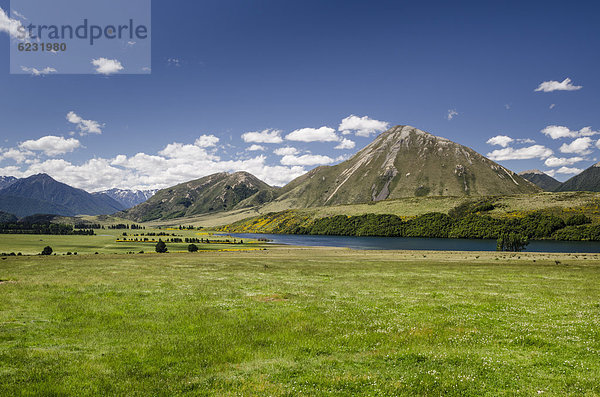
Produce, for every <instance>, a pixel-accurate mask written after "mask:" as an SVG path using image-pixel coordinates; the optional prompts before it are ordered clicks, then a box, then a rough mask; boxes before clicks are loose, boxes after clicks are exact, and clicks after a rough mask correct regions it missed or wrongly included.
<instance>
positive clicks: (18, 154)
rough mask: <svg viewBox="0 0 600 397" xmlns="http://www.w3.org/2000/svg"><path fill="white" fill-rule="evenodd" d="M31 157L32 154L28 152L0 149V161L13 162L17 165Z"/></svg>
mask: <svg viewBox="0 0 600 397" xmlns="http://www.w3.org/2000/svg"><path fill="white" fill-rule="evenodd" d="M33 155H34V154H33V152H31V151H29V150H19V149H15V148H10V149H0V160H13V161H14V162H16V163H18V164H20V163H23V162H24V161H25V160H27V159H28V158H29V157H30V156H33Z"/></svg>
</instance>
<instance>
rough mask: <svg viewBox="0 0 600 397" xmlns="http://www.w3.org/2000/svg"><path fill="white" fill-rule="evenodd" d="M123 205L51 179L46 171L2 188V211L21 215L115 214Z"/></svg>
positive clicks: (0, 195) (0, 206) (0, 199)
mask: <svg viewBox="0 0 600 397" xmlns="http://www.w3.org/2000/svg"><path fill="white" fill-rule="evenodd" d="M122 209H123V207H122V206H121V205H120V204H119V203H118V202H116V201H115V200H113V199H111V198H110V197H108V196H106V195H104V196H98V197H95V196H92V195H91V194H90V193H88V192H86V191H84V190H81V189H76V188H74V187H71V186H69V185H66V184H64V183H61V182H58V181H56V180H54V179H52V178H51V177H50V176H48V175H46V174H38V175H33V176H30V177H29V178H23V179H19V180H17V181H16V182H14V183H12V184H11V185H10V186H8V187H6V188H4V189H2V190H1V191H0V211H6V212H10V213H12V214H15V215H17V216H19V217H24V216H28V215H33V214H40V213H47V214H56V215H65V216H73V215H80V214H82V215H100V214H112V213H115V212H117V211H120V210H122Z"/></svg>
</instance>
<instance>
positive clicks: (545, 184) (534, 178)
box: [519, 170, 561, 192]
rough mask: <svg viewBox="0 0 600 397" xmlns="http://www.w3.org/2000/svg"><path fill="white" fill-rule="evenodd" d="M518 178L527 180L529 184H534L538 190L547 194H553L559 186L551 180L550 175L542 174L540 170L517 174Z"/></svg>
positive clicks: (555, 181)
mask: <svg viewBox="0 0 600 397" xmlns="http://www.w3.org/2000/svg"><path fill="white" fill-rule="evenodd" d="M519 176H521V177H523V178H525V179H527V180H528V181H529V182H531V183H533V184H535V185H536V186H537V187H539V188H540V189H543V190H545V191H547V192H553V191H555V190H556V189H558V187H559V186H560V185H561V183H560V182H559V181H557V180H556V179H554V178H552V177H551V176H550V175H548V174H545V173H543V172H542V171H540V170H529V171H523V172H519Z"/></svg>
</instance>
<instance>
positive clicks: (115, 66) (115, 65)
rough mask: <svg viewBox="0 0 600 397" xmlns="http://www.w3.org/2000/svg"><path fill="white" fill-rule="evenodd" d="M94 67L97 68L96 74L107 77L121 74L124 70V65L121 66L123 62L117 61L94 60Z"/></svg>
mask: <svg viewBox="0 0 600 397" xmlns="http://www.w3.org/2000/svg"><path fill="white" fill-rule="evenodd" d="M92 65H94V66H95V67H96V73H99V74H103V75H105V76H108V75H111V74H115V73H119V72H120V71H121V70H123V69H124V67H123V65H121V62H119V61H118V60H116V59H107V58H98V59H92Z"/></svg>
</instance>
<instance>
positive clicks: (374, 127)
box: [338, 114, 389, 137]
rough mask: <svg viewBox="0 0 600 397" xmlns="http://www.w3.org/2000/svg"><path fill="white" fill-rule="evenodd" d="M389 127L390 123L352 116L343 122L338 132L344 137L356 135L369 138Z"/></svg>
mask: <svg viewBox="0 0 600 397" xmlns="http://www.w3.org/2000/svg"><path fill="white" fill-rule="evenodd" d="M388 126H389V123H386V122H385V121H380V120H374V119H372V118H369V117H368V116H363V117H358V116H355V115H353V114H351V115H350V116H348V117H346V118H345V119H343V120H342V122H341V123H340V126H339V127H338V131H340V132H341V133H342V134H343V135H348V134H351V133H355V134H356V135H358V136H364V137H369V136H371V134H375V133H378V132H383V131H385V130H387V129H388Z"/></svg>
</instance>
